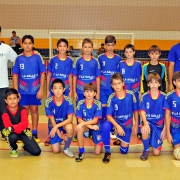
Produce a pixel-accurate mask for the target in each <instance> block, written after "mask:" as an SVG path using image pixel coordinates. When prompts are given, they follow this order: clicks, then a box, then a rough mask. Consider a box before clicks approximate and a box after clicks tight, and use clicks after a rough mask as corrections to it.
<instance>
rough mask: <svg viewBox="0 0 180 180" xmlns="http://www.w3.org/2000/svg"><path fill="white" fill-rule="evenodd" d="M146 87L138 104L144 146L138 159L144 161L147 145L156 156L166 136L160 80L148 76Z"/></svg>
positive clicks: (163, 100) (154, 76)
mask: <svg viewBox="0 0 180 180" xmlns="http://www.w3.org/2000/svg"><path fill="white" fill-rule="evenodd" d="M147 83H148V87H149V88H150V90H149V91H148V92H146V93H144V94H143V96H142V100H141V103H140V111H141V118H142V121H143V126H142V129H141V132H142V142H143V146H144V151H143V154H142V155H141V156H140V159H141V160H143V161H145V160H147V159H148V156H149V144H150V145H151V146H152V150H153V154H154V155H155V156H158V155H159V154H160V152H161V149H162V143H163V140H164V139H165V136H166V126H165V125H164V117H165V111H164V109H163V107H164V105H165V100H166V94H165V93H163V92H161V91H159V90H158V88H159V87H160V86H161V78H160V76H159V75H158V74H157V73H155V72H154V73H150V74H149V75H148V82H147Z"/></svg>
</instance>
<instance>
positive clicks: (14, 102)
mask: <svg viewBox="0 0 180 180" xmlns="http://www.w3.org/2000/svg"><path fill="white" fill-rule="evenodd" d="M5 102H6V104H7V105H8V106H9V107H10V108H14V107H16V106H18V103H19V98H18V97H17V94H11V95H9V96H8V97H7V99H5Z"/></svg>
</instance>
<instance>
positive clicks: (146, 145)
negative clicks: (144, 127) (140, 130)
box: [142, 138, 149, 151]
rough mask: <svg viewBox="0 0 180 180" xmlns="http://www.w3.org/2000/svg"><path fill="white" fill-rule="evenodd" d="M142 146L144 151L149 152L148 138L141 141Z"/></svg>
mask: <svg viewBox="0 0 180 180" xmlns="http://www.w3.org/2000/svg"><path fill="white" fill-rule="evenodd" d="M142 142H143V146H144V151H149V138H148V139H146V140H144V139H142Z"/></svg>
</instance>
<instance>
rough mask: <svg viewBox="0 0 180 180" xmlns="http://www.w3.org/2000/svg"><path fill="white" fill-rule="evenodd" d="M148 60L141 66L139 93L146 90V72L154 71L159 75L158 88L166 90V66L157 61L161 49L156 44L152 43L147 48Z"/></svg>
mask: <svg viewBox="0 0 180 180" xmlns="http://www.w3.org/2000/svg"><path fill="white" fill-rule="evenodd" d="M148 55H149V57H150V61H149V62H147V63H145V64H144V65H143V67H142V78H141V93H144V92H147V91H148V86H147V80H148V74H150V73H153V72H156V73H158V74H159V76H160V77H161V86H160V87H159V90H161V91H162V92H165V93H166V92H167V72H166V66H165V65H164V64H163V63H160V62H159V57H160V55H161V50H160V48H159V47H158V46H157V45H152V46H151V47H150V48H149V50H148Z"/></svg>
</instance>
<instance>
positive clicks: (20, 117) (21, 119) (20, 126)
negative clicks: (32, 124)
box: [2, 106, 41, 156]
mask: <svg viewBox="0 0 180 180" xmlns="http://www.w3.org/2000/svg"><path fill="white" fill-rule="evenodd" d="M2 119H3V123H4V127H5V128H8V127H13V129H14V130H13V132H11V133H10V134H9V136H8V137H7V141H8V143H9V146H10V149H11V150H17V148H18V146H17V144H16V143H17V141H18V140H21V141H22V142H23V144H24V147H23V148H24V150H26V151H27V152H29V153H30V154H32V155H35V156H38V155H39V154H40V153H41V149H40V147H39V146H38V144H37V143H36V141H35V140H34V138H33V137H31V138H30V137H28V136H27V135H26V134H25V133H24V132H23V131H24V130H25V129H27V128H28V114H27V110H26V109H25V108H24V107H22V106H19V107H18V109H17V111H16V112H15V113H13V112H11V110H10V109H9V107H8V106H6V108H4V109H3V114H2Z"/></svg>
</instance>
